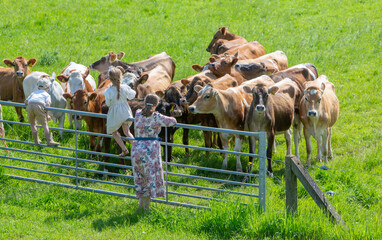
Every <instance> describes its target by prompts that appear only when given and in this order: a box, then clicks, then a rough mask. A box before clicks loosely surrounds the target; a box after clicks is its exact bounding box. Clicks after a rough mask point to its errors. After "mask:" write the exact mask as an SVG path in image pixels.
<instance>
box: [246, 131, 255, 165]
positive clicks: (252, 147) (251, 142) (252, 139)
mask: <svg viewBox="0 0 382 240" xmlns="http://www.w3.org/2000/svg"><path fill="white" fill-rule="evenodd" d="M248 141H249V153H253V154H255V153H256V137H254V136H250V137H248ZM252 161H253V157H249V162H252Z"/></svg>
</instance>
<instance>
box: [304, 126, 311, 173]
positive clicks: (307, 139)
mask: <svg viewBox="0 0 382 240" xmlns="http://www.w3.org/2000/svg"><path fill="white" fill-rule="evenodd" d="M304 137H305V143H306V162H307V164H308V168H310V158H311V154H312V149H313V148H312V142H311V141H310V134H309V133H308V131H307V130H306V128H304Z"/></svg>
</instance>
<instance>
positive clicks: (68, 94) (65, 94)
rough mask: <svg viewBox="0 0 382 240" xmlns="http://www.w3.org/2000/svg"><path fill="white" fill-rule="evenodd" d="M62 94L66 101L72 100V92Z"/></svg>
mask: <svg viewBox="0 0 382 240" xmlns="http://www.w3.org/2000/svg"><path fill="white" fill-rule="evenodd" d="M62 96H63V97H64V98H65V99H66V101H68V102H70V101H72V98H73V96H72V94H70V93H64V94H63V95H62Z"/></svg>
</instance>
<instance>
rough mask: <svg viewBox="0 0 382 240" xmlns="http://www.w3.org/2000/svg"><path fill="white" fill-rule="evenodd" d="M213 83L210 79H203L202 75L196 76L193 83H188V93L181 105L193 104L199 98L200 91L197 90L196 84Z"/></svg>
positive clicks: (202, 85) (203, 85) (201, 85)
mask: <svg viewBox="0 0 382 240" xmlns="http://www.w3.org/2000/svg"><path fill="white" fill-rule="evenodd" d="M209 83H211V81H210V80H209V79H204V80H203V79H201V78H200V77H194V78H193V79H192V81H191V83H190V84H189V85H188V90H187V93H186V94H185V96H184V100H183V101H181V105H189V104H193V103H194V102H195V101H196V99H197V98H198V92H197V91H196V90H195V86H200V87H202V88H203V87H205V86H206V85H207V84H209Z"/></svg>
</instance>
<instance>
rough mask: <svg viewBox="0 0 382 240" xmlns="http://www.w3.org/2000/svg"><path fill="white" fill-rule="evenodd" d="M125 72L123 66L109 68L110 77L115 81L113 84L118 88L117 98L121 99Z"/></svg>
mask: <svg viewBox="0 0 382 240" xmlns="http://www.w3.org/2000/svg"><path fill="white" fill-rule="evenodd" d="M123 72H124V70H123V68H122V67H120V66H118V67H115V68H112V69H110V70H109V78H110V81H111V82H112V83H113V86H115V87H116V88H117V92H118V94H117V99H119V93H120V91H121V80H122V73H123Z"/></svg>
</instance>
